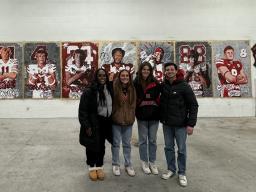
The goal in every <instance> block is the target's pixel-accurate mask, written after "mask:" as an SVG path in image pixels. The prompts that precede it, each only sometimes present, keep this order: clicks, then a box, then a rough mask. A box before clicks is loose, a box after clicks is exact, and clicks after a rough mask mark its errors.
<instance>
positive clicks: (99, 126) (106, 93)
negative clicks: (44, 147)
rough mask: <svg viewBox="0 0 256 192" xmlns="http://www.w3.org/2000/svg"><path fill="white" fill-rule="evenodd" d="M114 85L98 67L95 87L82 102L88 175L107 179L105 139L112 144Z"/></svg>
mask: <svg viewBox="0 0 256 192" xmlns="http://www.w3.org/2000/svg"><path fill="white" fill-rule="evenodd" d="M112 95H113V94H112V86H111V84H110V83H109V81H108V75H107V73H106V71H105V70H104V69H98V70H97V71H96V73H95V79H94V82H93V83H92V86H91V87H89V88H87V89H85V91H84V93H83V94H82V96H81V99H80V104H79V122H80V124H81V128H80V137H79V141H80V144H81V145H83V146H85V148H86V157H87V160H86V163H87V165H88V166H89V177H90V179H91V180H93V181H95V180H97V179H99V180H104V177H105V174H104V172H103V164H104V155H105V139H107V140H108V141H109V142H110V143H112V120H111V119H112V117H111V115H112Z"/></svg>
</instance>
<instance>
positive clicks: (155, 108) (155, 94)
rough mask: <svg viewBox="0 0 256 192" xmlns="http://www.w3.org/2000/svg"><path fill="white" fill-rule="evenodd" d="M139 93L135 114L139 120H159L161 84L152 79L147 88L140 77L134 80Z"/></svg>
mask: <svg viewBox="0 0 256 192" xmlns="http://www.w3.org/2000/svg"><path fill="white" fill-rule="evenodd" d="M134 86H135V89H136V94H137V102H136V111H135V115H136V118H137V119H138V120H143V121H152V120H159V102H160V85H159V83H158V82H157V81H152V82H151V83H149V84H148V85H147V87H146V88H145V90H143V87H142V85H141V83H140V82H139V79H138V77H136V78H135V80H134Z"/></svg>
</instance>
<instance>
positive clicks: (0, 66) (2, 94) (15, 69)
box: [0, 43, 23, 99]
mask: <svg viewBox="0 0 256 192" xmlns="http://www.w3.org/2000/svg"><path fill="white" fill-rule="evenodd" d="M21 77H22V45H21V44H19V43H0V99H14V98H22V97H23V90H22V80H21Z"/></svg>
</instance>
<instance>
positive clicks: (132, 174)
mask: <svg viewBox="0 0 256 192" xmlns="http://www.w3.org/2000/svg"><path fill="white" fill-rule="evenodd" d="M125 170H126V172H127V174H128V175H129V176H131V177H134V176H135V171H134V169H133V167H125Z"/></svg>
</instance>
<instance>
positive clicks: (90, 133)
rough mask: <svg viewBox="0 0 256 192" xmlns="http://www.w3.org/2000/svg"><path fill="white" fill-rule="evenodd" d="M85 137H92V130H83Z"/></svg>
mask: <svg viewBox="0 0 256 192" xmlns="http://www.w3.org/2000/svg"><path fill="white" fill-rule="evenodd" d="M85 132H86V135H88V136H89V137H90V136H92V128H87V129H85Z"/></svg>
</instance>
